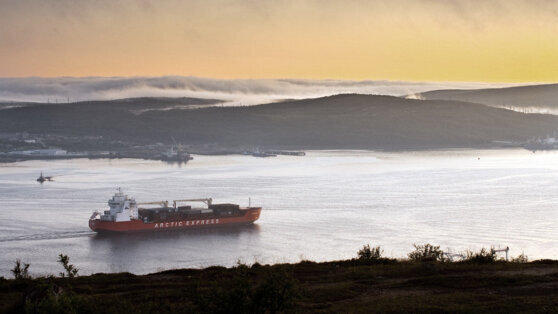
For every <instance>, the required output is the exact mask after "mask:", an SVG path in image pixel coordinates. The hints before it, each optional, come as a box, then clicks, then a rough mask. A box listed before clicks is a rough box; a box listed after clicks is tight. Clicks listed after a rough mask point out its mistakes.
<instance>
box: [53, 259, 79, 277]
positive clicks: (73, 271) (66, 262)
mask: <svg viewBox="0 0 558 314" xmlns="http://www.w3.org/2000/svg"><path fill="white" fill-rule="evenodd" d="M58 262H59V263H60V264H62V267H64V270H65V271H66V273H60V276H61V277H66V276H68V278H74V277H76V276H77V273H78V271H79V269H78V268H76V267H75V266H74V265H72V264H70V258H69V257H68V255H63V254H60V255H58Z"/></svg>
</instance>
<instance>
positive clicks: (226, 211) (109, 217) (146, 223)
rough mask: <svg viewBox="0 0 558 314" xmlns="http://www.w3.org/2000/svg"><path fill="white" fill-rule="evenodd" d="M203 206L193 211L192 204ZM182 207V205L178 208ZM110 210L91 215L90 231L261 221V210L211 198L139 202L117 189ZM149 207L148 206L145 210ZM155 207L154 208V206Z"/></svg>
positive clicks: (152, 228)
mask: <svg viewBox="0 0 558 314" xmlns="http://www.w3.org/2000/svg"><path fill="white" fill-rule="evenodd" d="M195 202H198V203H204V204H205V205H206V207H203V208H194V207H192V206H191V205H185V204H191V203H195ZM181 204H182V205H181ZM108 205H109V210H105V211H103V212H102V213H100V212H99V211H95V212H93V215H91V218H89V228H91V230H93V231H96V232H131V231H160V230H173V229H198V228H213V227H221V226H231V225H243V224H251V223H253V222H254V221H256V220H258V218H260V213H261V211H262V208H261V207H250V206H248V207H240V206H239V205H236V204H213V200H212V199H211V198H201V199H183V200H173V201H172V206H169V202H168V201H157V202H147V203H138V202H136V200H135V199H133V198H129V197H128V195H125V194H124V193H123V192H122V190H121V189H120V188H118V189H117V192H116V193H115V194H114V196H113V197H112V198H111V199H109V201H108ZM146 205H150V206H151V207H146ZM154 205H155V207H153V206H154Z"/></svg>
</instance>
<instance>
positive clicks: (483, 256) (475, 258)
mask: <svg viewBox="0 0 558 314" xmlns="http://www.w3.org/2000/svg"><path fill="white" fill-rule="evenodd" d="M496 258H497V256H496V251H495V250H494V248H490V250H488V249H485V248H482V249H481V250H480V251H478V252H476V253H475V252H473V251H467V257H465V260H464V261H466V262H471V263H479V264H489V263H494V262H495V261H496Z"/></svg>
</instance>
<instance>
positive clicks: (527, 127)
mask: <svg viewBox="0 0 558 314" xmlns="http://www.w3.org/2000/svg"><path fill="white" fill-rule="evenodd" d="M198 101H201V100H198ZM169 102H170V103H172V100H168V99H167V101H166V102H165V103H161V102H158V101H157V100H152V99H140V100H136V101H126V102H116V101H110V102H109V101H107V102H103V101H98V102H83V103H74V104H51V105H49V106H44V105H41V106H25V107H19V108H10V109H4V110H1V111H0V133H15V132H23V131H26V132H28V133H31V134H56V135H63V136H84V137H85V136H89V137H95V136H97V137H99V136H102V137H103V138H104V139H111V140H117V141H125V142H127V143H132V144H147V143H154V142H167V143H168V142H170V141H171V137H174V138H175V139H176V140H177V141H179V142H181V143H182V144H188V145H191V146H193V147H195V146H199V145H207V144H212V145H215V146H219V147H228V148H231V147H232V148H234V147H246V146H251V147H254V146H262V147H274V148H292V149H388V150H400V149H431V148H449V147H487V146H493V145H494V142H495V141H506V142H510V143H512V142H513V143H516V144H517V145H519V144H518V143H522V142H524V141H526V140H528V139H531V138H533V137H537V136H543V135H546V134H550V133H552V132H554V130H555V129H556V127H557V126H558V117H557V116H553V115H543V114H523V113H518V112H514V111H510V110H505V109H498V108H493V107H488V106H484V105H481V104H473V103H467V102H459V101H446V100H426V101H425V100H413V99H403V98H398V97H391V96H374V95H358V94H344V95H336V96H330V97H323V98H315V99H306V100H295V101H286V102H280V103H272V104H265V105H258V106H246V107H207V108H199V107H196V106H195V107H194V108H196V109H184V108H183V107H180V106H174V107H173V106H170V105H169ZM190 102H195V101H194V100H191V99H190ZM207 102H208V103H209V102H211V101H207ZM214 102H215V101H214ZM157 106H159V107H164V110H152V109H153V107H157ZM146 108H147V109H149V110H145V109H146ZM159 109H160V108H159ZM92 149H93V147H92ZM101 149H102V148H101Z"/></svg>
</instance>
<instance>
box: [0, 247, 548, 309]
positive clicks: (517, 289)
mask: <svg viewBox="0 0 558 314" xmlns="http://www.w3.org/2000/svg"><path fill="white" fill-rule="evenodd" d="M414 248H415V249H414V251H412V252H410V253H409V254H408V256H409V258H408V259H400V260H396V259H388V258H385V257H382V254H383V249H382V248H381V247H380V246H376V247H371V246H370V245H369V244H367V245H364V246H363V247H362V248H361V249H359V250H358V252H357V256H356V258H354V259H351V260H342V261H332V262H324V263H316V262H311V261H302V262H300V263H297V264H277V265H261V264H260V263H254V264H253V265H247V264H243V263H240V262H239V263H238V264H237V265H236V266H235V267H232V268H225V267H218V266H214V267H209V268H206V269H177V270H168V271H164V272H160V273H155V274H149V275H142V276H136V275H132V274H129V273H118V274H94V275H90V276H79V277H77V274H78V269H77V268H76V267H75V266H74V265H72V264H70V259H69V257H68V256H66V255H63V254H60V255H59V262H60V264H61V265H62V267H63V268H64V272H62V273H60V277H54V276H47V277H36V278H31V277H30V276H29V273H28V269H29V264H25V263H22V262H21V261H17V262H16V265H15V267H14V269H13V270H12V272H13V275H14V277H15V279H14V280H4V279H2V280H0V313H24V312H25V313H101V312H102V313H117V312H123V311H125V312H134V313H135V312H137V313H153V312H157V313H281V312H456V313H459V312H495V311H497V312H508V311H513V312H517V311H520V312H521V311H527V312H529V311H533V309H544V311H548V312H554V311H557V310H558V295H556V293H555V291H556V289H557V288H558V261H553V260H542V261H534V262H527V256H525V255H524V254H521V255H520V256H518V257H516V258H512V259H511V262H506V261H504V260H502V259H501V258H498V257H497V252H496V251H495V250H494V249H481V250H480V251H477V252H468V253H467V254H466V257H465V258H464V259H463V260H462V261H459V262H451V261H449V260H448V259H444V258H443V256H444V254H443V252H442V251H441V250H440V248H439V246H434V245H431V244H421V245H415V246H414ZM425 266H428V267H425ZM425 270H426V271H425ZM16 274H17V275H16Z"/></svg>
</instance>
